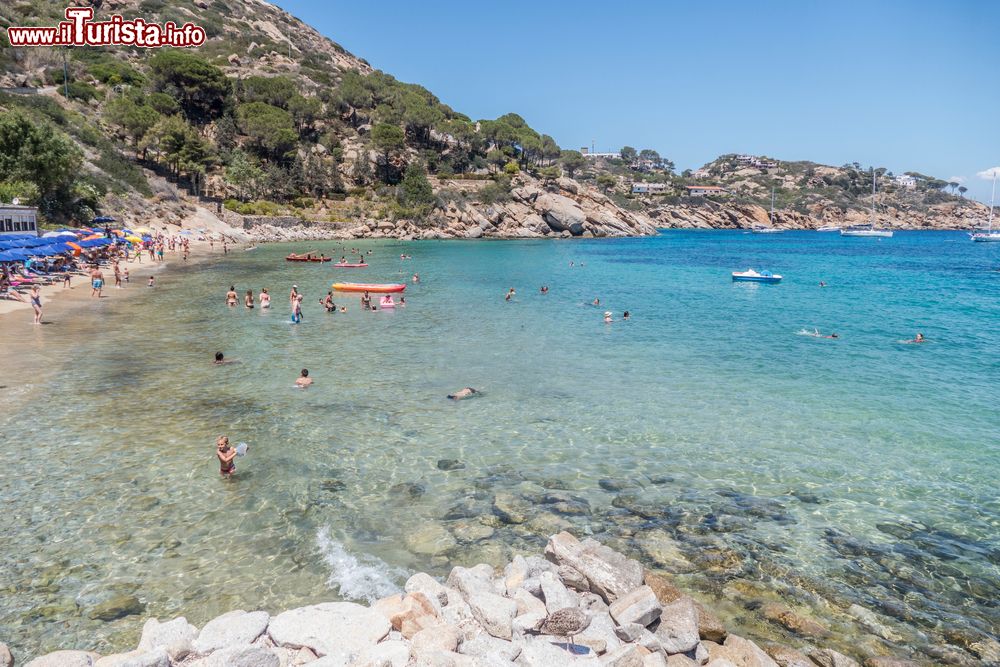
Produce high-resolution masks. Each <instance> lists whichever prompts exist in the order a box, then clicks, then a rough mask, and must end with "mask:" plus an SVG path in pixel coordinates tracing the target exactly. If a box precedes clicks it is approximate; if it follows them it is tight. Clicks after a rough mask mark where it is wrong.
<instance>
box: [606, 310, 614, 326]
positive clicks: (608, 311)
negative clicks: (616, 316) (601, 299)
mask: <svg viewBox="0 0 1000 667" xmlns="http://www.w3.org/2000/svg"><path fill="white" fill-rule="evenodd" d="M612 322H614V320H612V319H611V311H610V310H607V311H605V312H604V323H605V324H611V323H612Z"/></svg>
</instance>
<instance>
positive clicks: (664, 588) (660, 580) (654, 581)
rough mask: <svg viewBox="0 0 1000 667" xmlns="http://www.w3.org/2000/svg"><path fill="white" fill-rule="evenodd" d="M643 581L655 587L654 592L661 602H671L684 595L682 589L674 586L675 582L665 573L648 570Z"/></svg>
mask: <svg viewBox="0 0 1000 667" xmlns="http://www.w3.org/2000/svg"><path fill="white" fill-rule="evenodd" d="M643 582H644V583H645V584H646V585H647V586H649V587H650V588H652V589H653V593H654V594H655V595H656V599H657V600H659V601H660V604H670V603H671V602H674V601H676V600H679V599H680V598H682V597H684V593H683V592H682V591H681V589H679V588H677V587H676V586H674V584H673V582H671V581H670V579H669V578H668V577H667V576H665V575H662V574H657V573H655V572H650V571H649V570H646V571H645V573H644V574H643Z"/></svg>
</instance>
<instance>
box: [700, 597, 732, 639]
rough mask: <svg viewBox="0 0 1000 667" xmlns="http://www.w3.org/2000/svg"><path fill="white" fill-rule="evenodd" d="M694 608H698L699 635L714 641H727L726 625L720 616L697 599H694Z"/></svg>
mask: <svg viewBox="0 0 1000 667" xmlns="http://www.w3.org/2000/svg"><path fill="white" fill-rule="evenodd" d="M694 608H695V609H697V610H698V636H699V637H701V638H702V639H708V640H709V641H713V642H724V641H726V634H727V632H726V626H724V625H723V624H722V621H721V620H719V617H718V616H716V615H715V614H713V613H712V612H710V611H709V610H708V609H706V608H705V607H704V605H702V604H701V603H700V602H698V601H697V600H695V601H694Z"/></svg>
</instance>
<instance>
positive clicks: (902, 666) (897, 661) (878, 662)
mask: <svg viewBox="0 0 1000 667" xmlns="http://www.w3.org/2000/svg"><path fill="white" fill-rule="evenodd" d="M778 664H781V663H778ZM813 666H814V663H810V665H809V667H813ZM782 667H784V666H782ZM865 667H918V665H917V663H915V662H913V661H912V660H904V659H903V658H890V657H886V656H879V657H877V658H868V659H866V660H865Z"/></svg>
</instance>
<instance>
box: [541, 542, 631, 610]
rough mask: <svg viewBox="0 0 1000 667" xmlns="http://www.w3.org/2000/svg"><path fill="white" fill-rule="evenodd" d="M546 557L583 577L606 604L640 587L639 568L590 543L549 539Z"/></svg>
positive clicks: (613, 552)
mask: <svg viewBox="0 0 1000 667" xmlns="http://www.w3.org/2000/svg"><path fill="white" fill-rule="evenodd" d="M545 557H546V558H547V559H549V560H550V561H552V562H554V563H556V564H557V565H568V566H570V567H572V568H573V569H575V570H577V571H578V572H580V573H581V574H582V575H583V576H584V577H586V579H587V582H588V583H589V584H590V590H592V591H593V592H595V593H597V594H598V595H600V596H601V598H603V599H604V601H605V602H607V603H609V604H610V603H612V602H614V601H615V600H616V599H617V598H618V597H619V596H622V595H625V594H626V593H628V592H629V591H632V590H634V589H636V588H638V587H639V586H641V585H642V579H643V576H642V566H641V565H639V563H637V562H636V561H634V560H630V559H628V558H626V557H625V556H623V555H622V554H620V553H618V552H616V551H614V550H612V549H609V548H608V547H605V546H604V545H602V544H599V543H598V542H595V541H594V540H592V539H589V538H588V539H586V540H584V541H583V542H581V541H579V540H578V539H576V538H575V537H573V535H571V534H570V533H567V532H565V531H564V532H561V533H558V534H557V535H553V536H552V537H551V538H549V542H548V544H546V546H545Z"/></svg>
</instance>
